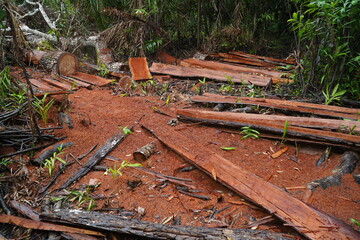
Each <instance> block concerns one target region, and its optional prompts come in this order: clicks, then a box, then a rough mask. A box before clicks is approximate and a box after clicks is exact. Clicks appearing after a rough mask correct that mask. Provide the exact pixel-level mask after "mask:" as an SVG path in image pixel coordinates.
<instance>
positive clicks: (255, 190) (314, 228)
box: [142, 119, 360, 240]
mask: <svg viewBox="0 0 360 240" xmlns="http://www.w3.org/2000/svg"><path fill="white" fill-rule="evenodd" d="M142 126H143V127H144V128H146V129H147V130H149V131H150V132H151V133H152V134H154V135H155V136H156V137H157V138H158V139H159V140H160V141H161V142H162V143H163V144H165V145H166V146H168V147H169V148H170V149H172V150H173V151H175V152H176V153H178V154H179V155H180V156H181V157H183V158H184V159H185V160H187V161H189V162H190V163H191V164H194V165H195V166H197V167H198V168H199V169H201V170H202V171H204V172H205V173H206V174H207V175H209V176H211V177H212V178H214V180H216V181H219V182H221V183H222V184H224V185H226V186H227V187H229V188H230V189H232V190H233V191H235V192H236V193H238V194H240V195H242V196H245V197H246V198H248V199H249V200H251V201H252V202H254V203H256V204H258V205H260V206H262V207H264V208H265V209H266V210H268V211H269V212H270V213H272V214H274V215H276V216H277V217H279V218H280V219H282V220H283V221H284V222H286V223H287V224H288V225H290V226H292V227H294V228H295V229H296V230H297V231H298V232H299V233H301V234H303V235H304V236H306V237H307V238H309V239H324V240H325V239H338V240H342V239H343V240H345V239H347V240H348V239H354V240H355V239H359V238H360V234H359V233H358V232H357V231H355V230H353V229H352V228H351V227H350V226H348V227H346V226H344V225H341V224H340V223H338V221H334V218H332V217H330V216H328V215H326V214H323V213H319V211H317V210H314V209H313V208H312V207H310V206H309V205H307V204H306V203H304V202H302V201H300V200H299V199H296V198H294V197H293V196H291V195H290V194H288V193H286V192H285V191H283V190H281V189H279V188H278V187H276V186H274V185H272V184H270V183H269V182H266V181H264V180H263V179H261V178H260V177H258V176H256V175H254V174H252V173H251V172H248V171H246V170H244V169H243V168H241V167H239V166H237V165H235V164H233V163H231V162H230V161H229V160H227V159H225V158H223V157H221V156H220V155H218V154H216V153H214V152H212V151H210V150H209V149H207V148H205V147H203V146H202V145H200V144H199V143H197V142H196V141H194V140H192V139H190V138H187V137H186V136H184V135H182V134H181V133H179V132H177V131H174V130H173V129H172V128H171V127H168V126H165V125H159V124H158V122H156V121H153V120H152V119H145V120H143V121H142ZM327 225H331V226H334V228H331V229H330V228H326V226H327Z"/></svg>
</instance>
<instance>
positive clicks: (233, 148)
mask: <svg viewBox="0 0 360 240" xmlns="http://www.w3.org/2000/svg"><path fill="white" fill-rule="evenodd" d="M221 149H222V150H225V151H233V150H235V149H236V148H235V147H221Z"/></svg>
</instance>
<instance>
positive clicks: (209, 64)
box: [180, 58, 288, 78]
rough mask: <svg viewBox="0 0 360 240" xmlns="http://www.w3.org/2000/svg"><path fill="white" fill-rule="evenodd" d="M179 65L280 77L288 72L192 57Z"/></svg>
mask: <svg viewBox="0 0 360 240" xmlns="http://www.w3.org/2000/svg"><path fill="white" fill-rule="evenodd" d="M180 66H184V67H187V66H191V67H202V68H208V69H213V70H221V71H226V72H236V73H250V74H261V75H265V76H269V77H275V78H281V77H282V76H286V75H287V74H288V73H285V72H280V71H272V70H265V69H257V68H251V67H242V66H237V65H231V64H226V63H221V62H215V61H205V60H198V59H194V58H189V59H185V60H183V61H181V62H180Z"/></svg>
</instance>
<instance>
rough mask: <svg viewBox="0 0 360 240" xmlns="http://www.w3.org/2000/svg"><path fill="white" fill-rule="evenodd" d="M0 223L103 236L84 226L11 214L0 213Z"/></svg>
mask: <svg viewBox="0 0 360 240" xmlns="http://www.w3.org/2000/svg"><path fill="white" fill-rule="evenodd" d="M0 223H7V224H14V225H16V226H20V227H24V228H28V229H36V230H44V231H56V232H67V233H78V234H87V235H93V236H104V235H103V234H102V233H99V232H96V231H92V230H87V229H84V228H75V227H68V226H64V225H58V224H53V223H45V222H39V221H35V220H30V219H25V218H20V217H15V216H11V215H0Z"/></svg>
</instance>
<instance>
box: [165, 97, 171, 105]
mask: <svg viewBox="0 0 360 240" xmlns="http://www.w3.org/2000/svg"><path fill="white" fill-rule="evenodd" d="M170 100H171V96H170V95H168V96H167V97H166V100H165V105H166V106H168V105H169V103H170Z"/></svg>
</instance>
